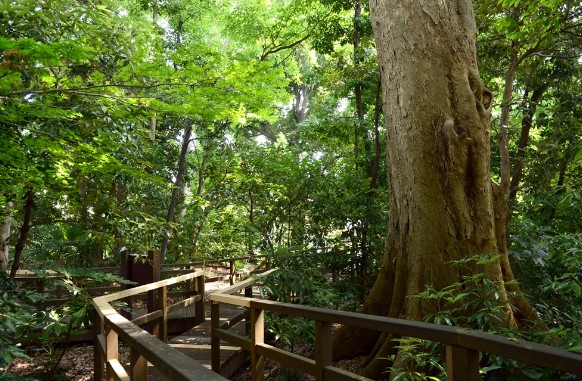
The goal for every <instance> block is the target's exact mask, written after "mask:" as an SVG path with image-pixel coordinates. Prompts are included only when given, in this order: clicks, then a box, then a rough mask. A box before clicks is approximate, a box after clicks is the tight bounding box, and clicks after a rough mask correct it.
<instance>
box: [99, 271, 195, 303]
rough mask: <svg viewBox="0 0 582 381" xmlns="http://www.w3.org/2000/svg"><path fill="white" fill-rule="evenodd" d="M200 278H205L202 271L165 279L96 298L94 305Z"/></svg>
mask: <svg viewBox="0 0 582 381" xmlns="http://www.w3.org/2000/svg"><path fill="white" fill-rule="evenodd" d="M199 276H204V273H203V272H202V271H196V272H193V273H190V274H185V275H181V276H178V277H175V278H170V279H165V280H161V281H158V282H154V283H149V284H145V285H143V286H137V287H133V288H130V289H127V290H123V291H120V292H116V293H115V294H111V295H103V296H99V297H97V298H94V299H93V301H94V304H95V303H97V304H100V303H101V302H102V303H107V302H110V301H113V300H118V299H123V298H126V297H129V296H134V295H137V294H141V293H144V292H147V291H151V290H155V289H157V288H160V287H162V286H170V285H173V284H176V283H180V282H184V281H186V280H188V279H193V278H196V277H199Z"/></svg>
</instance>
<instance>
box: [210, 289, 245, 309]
mask: <svg viewBox="0 0 582 381" xmlns="http://www.w3.org/2000/svg"><path fill="white" fill-rule="evenodd" d="M208 299H210V300H212V301H213V302H217V303H226V304H232V305H234V306H240V307H250V306H251V301H252V300H253V299H252V298H246V297H243V296H235V295H228V294H218V293H216V292H215V293H212V294H210V295H208Z"/></svg>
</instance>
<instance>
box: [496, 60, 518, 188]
mask: <svg viewBox="0 0 582 381" xmlns="http://www.w3.org/2000/svg"><path fill="white" fill-rule="evenodd" d="M519 62H520V61H519V60H518V57H517V50H515V49H513V50H512V52H511V59H510V64H509V69H508V70H507V72H506V73H505V84H504V86H503V100H502V102H501V118H500V122H499V156H500V157H501V190H502V191H503V194H504V195H505V196H506V197H507V198H509V192H510V182H511V167H510V162H509V115H510V111H511V100H512V97H513V82H514V81H515V76H516V74H517V66H518V65H519Z"/></svg>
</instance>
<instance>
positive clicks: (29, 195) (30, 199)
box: [10, 188, 34, 279]
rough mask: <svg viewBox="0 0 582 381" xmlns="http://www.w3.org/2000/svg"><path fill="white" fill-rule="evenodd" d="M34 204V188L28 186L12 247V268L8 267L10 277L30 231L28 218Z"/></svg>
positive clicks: (13, 274)
mask: <svg viewBox="0 0 582 381" xmlns="http://www.w3.org/2000/svg"><path fill="white" fill-rule="evenodd" d="M33 206H34V189H33V188H29V189H28V191H27V192H26V201H25V203H24V218H23V219H22V225H21V226H20V233H19V234H18V241H17V242H16V246H15V248H14V261H12V268H11V269H10V278H12V279H14V277H16V272H17V271H18V269H19V268H20V258H21V257H22V250H24V245H25V244H26V237H27V236H28V232H29V231H30V219H31V217H32V208H33Z"/></svg>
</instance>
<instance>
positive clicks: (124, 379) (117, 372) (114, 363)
mask: <svg viewBox="0 0 582 381" xmlns="http://www.w3.org/2000/svg"><path fill="white" fill-rule="evenodd" d="M107 373H108V374H109V375H110V377H111V378H113V379H114V380H115V381H131V378H130V377H129V374H127V371H126V370H125V368H124V367H123V365H121V363H120V362H119V360H108V361H107Z"/></svg>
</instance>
